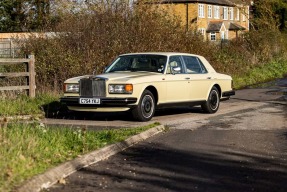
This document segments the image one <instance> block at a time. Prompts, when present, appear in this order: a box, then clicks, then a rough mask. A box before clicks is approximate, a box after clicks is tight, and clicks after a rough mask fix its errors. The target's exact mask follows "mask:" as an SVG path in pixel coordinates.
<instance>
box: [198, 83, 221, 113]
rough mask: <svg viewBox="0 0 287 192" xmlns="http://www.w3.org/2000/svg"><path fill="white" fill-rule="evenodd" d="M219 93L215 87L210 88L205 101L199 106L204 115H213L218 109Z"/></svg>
mask: <svg viewBox="0 0 287 192" xmlns="http://www.w3.org/2000/svg"><path fill="white" fill-rule="evenodd" d="M219 102H220V97H219V91H218V89H217V88H216V87H212V89H211V91H210V93H209V96H208V99H207V101H206V102H205V103H204V104H202V105H201V108H202V109H203V111H204V112H206V113H215V112H216V111H217V110H218V108H219Z"/></svg>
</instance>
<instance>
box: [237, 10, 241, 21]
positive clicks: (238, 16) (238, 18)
mask: <svg viewBox="0 0 287 192" xmlns="http://www.w3.org/2000/svg"><path fill="white" fill-rule="evenodd" d="M236 20H237V21H239V20H240V11H239V9H238V8H237V12H236Z"/></svg>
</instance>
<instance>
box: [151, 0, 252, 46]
mask: <svg viewBox="0 0 287 192" xmlns="http://www.w3.org/2000/svg"><path fill="white" fill-rule="evenodd" d="M251 2H252V1H250V0H156V1H154V2H153V4H156V5H157V6H159V7H161V8H163V9H165V10H167V11H168V13H170V14H173V15H175V16H177V17H179V19H180V20H181V23H182V26H183V27H185V29H186V30H187V31H198V32H199V33H201V34H202V35H203V37H204V39H205V40H210V41H219V40H228V39H234V38H236V37H239V36H240V35H241V34H242V33H244V32H245V31H248V30H249V6H250V3H251Z"/></svg>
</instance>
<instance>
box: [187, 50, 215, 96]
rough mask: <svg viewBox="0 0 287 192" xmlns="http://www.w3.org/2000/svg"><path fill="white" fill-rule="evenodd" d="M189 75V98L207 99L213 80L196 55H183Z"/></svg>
mask: <svg viewBox="0 0 287 192" xmlns="http://www.w3.org/2000/svg"><path fill="white" fill-rule="evenodd" d="M182 58H183V60H184V63H185V66H186V73H187V74H188V77H189V88H188V90H189V98H190V100H191V101H202V100H206V98H207V96H208V94H209V89H210V88H211V86H212V83H213V80H212V77H211V76H210V74H209V73H208V71H207V70H206V68H205V67H204V65H203V63H202V62H201V61H200V59H199V58H198V57H196V56H183V57H182Z"/></svg>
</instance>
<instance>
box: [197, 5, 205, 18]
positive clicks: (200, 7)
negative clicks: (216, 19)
mask: <svg viewBox="0 0 287 192" xmlns="http://www.w3.org/2000/svg"><path fill="white" fill-rule="evenodd" d="M198 17H201V18H204V5H203V4H199V5H198Z"/></svg>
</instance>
